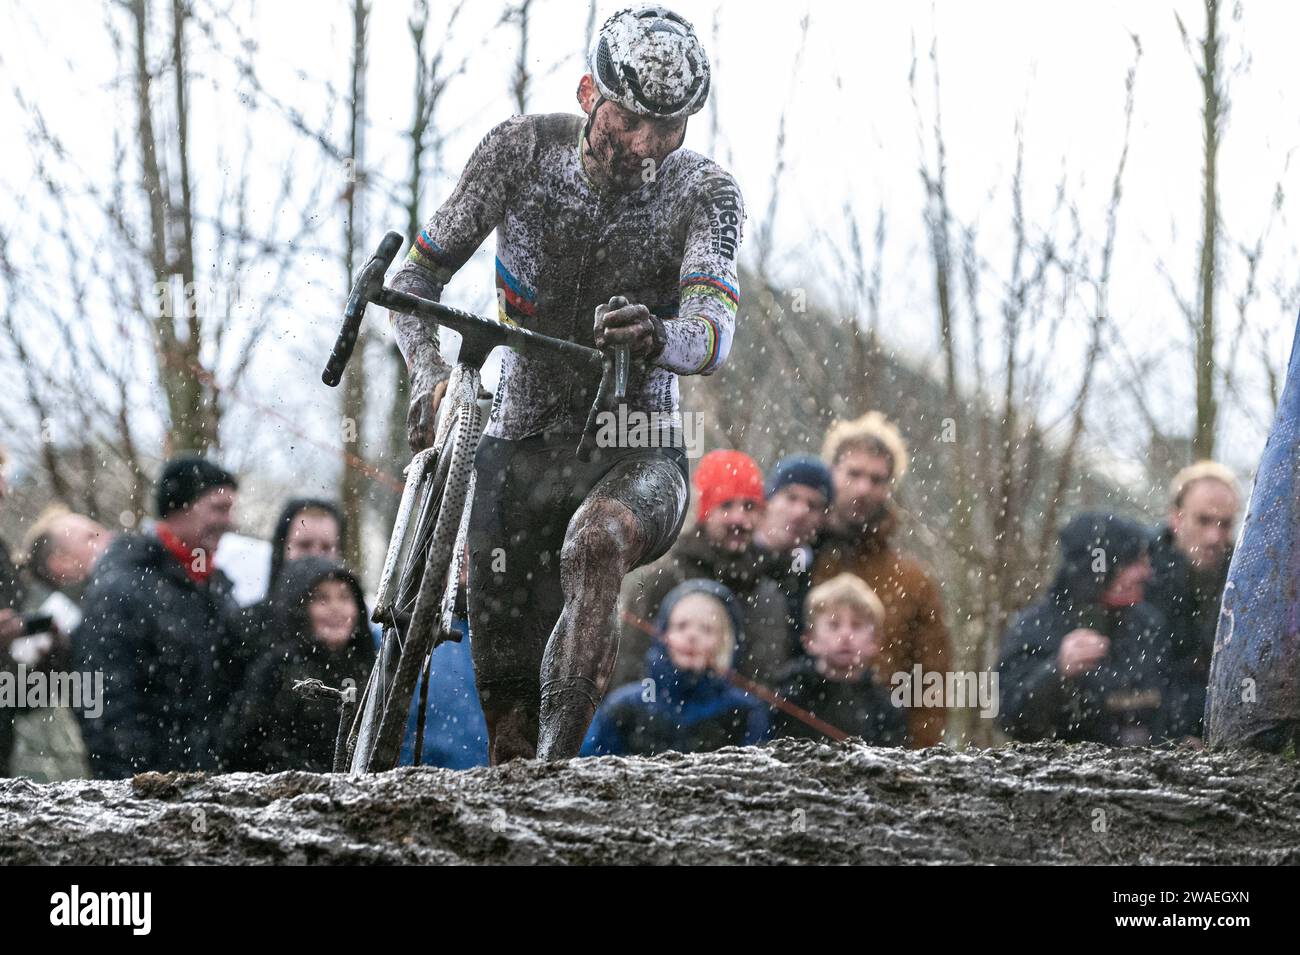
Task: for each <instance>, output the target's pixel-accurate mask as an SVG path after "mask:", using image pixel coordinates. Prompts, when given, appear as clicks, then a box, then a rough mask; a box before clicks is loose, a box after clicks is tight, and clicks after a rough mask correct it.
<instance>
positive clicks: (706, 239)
mask: <svg viewBox="0 0 1300 955" xmlns="http://www.w3.org/2000/svg"><path fill="white" fill-rule="evenodd" d="M744 221H745V207H744V203H743V201H742V200H741V197H740V189H739V187H737V185H736V182H735V180H734V179H732V178H731V176H729V175H727V174H726V173H722V172H721V171H719V172H718V173H717V174H716V175H714V176H712V177H711V178H709V179H707V180H705V182H704V184H703V186H702V189H701V194H700V200H699V202H698V203H697V204H696V206H695V209H694V211H693V212H692V214H691V218H690V221H689V223H688V226H687V232H686V249H685V254H684V255H683V256H682V271H681V279H680V282H679V286H678V291H679V296H680V302H681V305H680V309H679V311H678V314H677V318H676V319H669V320H668V321H666V322H664V335H665V337H666V339H667V341H666V343H665V345H664V348H663V351H662V352H660V353H659V355H658V356H656V357H655V359H654V364H656V365H658V366H660V367H661V368H667V369H668V370H669V371H672V372H676V373H677V374H679V375H711V374H713V372H715V371H716V370H717V369H718V368H719V367H721V365H722V363H723V362H724V361H726V360H727V354H728V352H730V350H731V337H732V334H733V332H734V331H735V326H736V308H737V307H738V306H739V304H740V282H739V280H738V277H737V266H736V257H737V254H738V253H739V251H740V240H741V229H742V227H743V225H744Z"/></svg>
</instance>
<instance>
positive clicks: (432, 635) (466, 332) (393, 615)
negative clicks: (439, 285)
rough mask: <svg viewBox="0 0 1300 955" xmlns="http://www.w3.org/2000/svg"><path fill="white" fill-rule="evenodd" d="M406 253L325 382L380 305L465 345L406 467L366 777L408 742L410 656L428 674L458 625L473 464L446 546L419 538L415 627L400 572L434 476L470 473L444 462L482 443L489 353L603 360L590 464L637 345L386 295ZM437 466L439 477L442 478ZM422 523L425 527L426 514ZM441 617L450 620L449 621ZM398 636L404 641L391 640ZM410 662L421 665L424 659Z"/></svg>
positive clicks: (348, 328)
mask: <svg viewBox="0 0 1300 955" xmlns="http://www.w3.org/2000/svg"><path fill="white" fill-rule="evenodd" d="M401 246H402V236H401V235H400V234H399V233H396V232H389V233H387V234H386V235H385V236H384V238H383V240H382V241H381V242H380V244H379V248H378V249H377V250H376V252H375V254H374V255H372V256H371V257H370V259H369V260H368V261H367V262H366V264H365V265H364V266H363V267H362V269H361V272H360V274H359V275H358V277H357V281H356V283H355V285H354V286H353V288H352V291H351V294H350V295H349V296H348V301H347V305H346V307H345V309H344V321H343V327H342V328H341V329H340V331H339V335H338V338H337V340H336V341H335V344H334V350H333V352H332V353H331V355H330V359H329V362H328V364H327V366H326V368H325V371H324V373H323V374H322V376H321V377H322V380H323V381H324V382H325V383H326V384H327V385H330V386H331V387H333V386H335V385H337V384H338V383H339V382H340V381H341V380H342V376H343V371H344V369H345V368H346V366H347V363H348V360H349V359H350V358H351V356H352V352H353V349H354V347H355V345H356V340H357V336H358V334H359V332H360V327H361V321H362V320H363V318H364V317H365V310H366V306H367V305H368V304H371V303H373V304H376V305H379V306H381V307H384V308H389V309H391V310H394V311H400V312H405V313H408V314H412V315H416V316H419V317H422V318H425V319H428V320H429V321H432V322H434V323H436V324H438V325H442V326H445V327H447V328H450V329H452V330H453V331H455V332H458V333H459V334H460V336H461V346H460V354H459V356H458V357H457V362H456V366H455V368H454V369H453V370H452V374H451V377H450V379H449V380H448V386H447V390H446V393H445V396H444V399H443V403H442V408H441V409H440V412H441V414H440V418H439V422H438V427H437V436H436V438H435V440H434V443H433V445H432V446H431V447H429V448H426V449H425V450H422V451H420V452H418V453H416V454H415V456H414V457H413V458H412V459H411V462H410V464H409V465H408V466H407V468H406V484H405V486H404V488H403V490H402V499H401V503H400V504H399V506H398V513H397V518H396V520H395V521H394V525H393V531H392V535H391V537H390V538H389V544H388V551H387V553H386V554H385V557H384V565H383V570H382V572H381V576H380V582H379V588H378V591H377V593H376V595H375V605H374V610H373V612H372V617H371V619H372V620H373V621H374V622H376V623H379V624H380V625H381V626H383V627H384V639H383V641H382V643H381V647H380V656H379V659H378V660H377V661H376V663H375V669H374V671H373V672H372V675H371V680H370V681H369V683H368V685H367V688H366V697H365V698H364V699H363V700H362V701H361V704H360V707H359V709H358V711H357V716H356V720H355V723H354V725H353V728H352V730H351V732H350V733H349V734H348V735H349V740H348V741H352V742H353V745H352V746H351V747H350V749H351V753H352V754H354V755H353V757H352V758H353V759H354V760H355V761H354V763H353V769H354V771H356V770H357V767H358V765H359V766H360V769H361V771H364V770H366V769H373V768H374V767H375V765H376V764H378V765H380V766H381V768H388V767H390V766H391V765H392V764H393V762H395V760H396V752H397V749H396V747H397V745H398V743H399V742H400V733H401V727H404V726H405V720H406V713H407V712H408V710H409V708H410V700H409V699H404V700H402V699H394V698H395V697H398V696H403V695H404V694H405V690H404V689H403V691H402V693H399V692H398V688H399V687H402V688H404V687H405V686H406V685H407V683H406V681H407V680H408V679H409V678H410V676H411V670H410V668H409V667H410V663H409V662H408V654H410V653H422V654H423V656H424V660H425V666H426V667H427V664H428V650H431V649H432V646H433V644H434V643H435V642H436V637H437V631H439V630H441V631H443V632H445V631H446V630H447V629H448V628H449V626H450V613H451V607H450V603H451V601H450V599H449V597H451V596H454V593H455V586H456V584H455V581H454V580H453V579H452V578H453V577H454V576H455V574H454V571H456V569H457V568H458V566H459V561H460V560H461V552H462V549H463V547H464V535H465V533H466V529H467V526H468V522H467V517H468V514H469V510H470V505H471V503H472V501H473V471H472V467H471V469H470V471H469V481H468V490H466V486H465V485H464V484H459V485H457V486H456V487H457V490H456V495H457V496H458V495H460V494H461V493H465V497H464V498H463V504H462V505H461V510H460V512H459V513H456V514H451V513H450V512H447V513H446V514H441V513H440V514H439V517H438V519H437V529H438V533H436V534H434V537H433V540H434V541H441V542H442V543H441V544H436V543H428V544H427V545H422V544H421V540H422V539H419V538H417V539H413V540H412V541H411V546H412V547H413V548H415V547H420V546H427V547H428V550H427V551H426V552H424V553H423V554H422V559H423V560H424V563H423V566H422V567H421V568H420V570H419V585H418V596H417V599H416V601H415V606H414V610H413V612H412V613H411V616H410V619H409V621H408V622H406V623H405V624H404V625H403V621H402V619H401V618H402V617H403V615H404V614H405V610H404V608H403V607H399V606H398V605H399V602H401V601H402V600H403V598H404V594H403V593H399V591H405V589H406V585H405V584H404V583H402V581H403V580H409V579H413V578H406V577H404V576H403V575H404V574H405V571H406V569H407V567H408V566H409V563H408V564H404V565H403V567H402V574H399V564H403V555H404V552H405V557H406V560H407V561H408V562H409V561H410V560H411V559H412V555H413V554H418V553H420V552H419V551H407V550H406V545H407V542H408V541H407V538H408V536H409V534H410V532H411V524H412V520H413V517H414V511H415V508H416V506H417V503H418V501H419V499H420V498H421V488H422V487H423V486H424V484H425V481H426V479H428V478H430V477H431V475H432V476H436V475H441V474H442V473H443V471H444V469H447V468H451V469H452V470H454V471H456V473H457V474H463V469H464V467H465V465H464V463H463V460H464V459H462V458H461V457H459V455H460V454H461V453H463V452H462V451H457V457H456V460H457V461H462V463H461V464H458V465H454V466H453V465H452V464H451V462H450V461H443V460H440V458H439V455H440V453H441V451H442V450H443V449H444V446H445V445H446V444H447V443H448V441H449V440H450V438H451V433H452V430H453V429H455V430H456V431H457V434H458V435H459V437H457V438H456V440H455V442H453V444H455V446H456V447H457V448H462V447H463V446H467V447H470V448H471V450H472V448H473V447H476V446H477V442H478V438H479V431H478V430H477V429H478V427H479V425H478V424H477V422H478V420H479V419H478V412H477V409H475V411H474V412H473V413H472V414H470V413H469V412H467V411H465V410H464V409H466V408H467V406H468V405H471V404H473V403H474V402H476V401H477V396H478V390H479V382H480V374H481V371H482V367H483V363H484V362H485V361H486V360H487V358H488V355H489V354H490V353H491V352H492V350H493V349H494V348H496V347H497V346H498V345H505V346H507V347H510V348H515V349H519V350H521V351H524V352H527V351H530V350H534V349H541V350H546V351H551V352H554V353H557V354H561V355H567V356H569V357H570V358H573V359H576V360H579V361H582V362H585V363H588V364H591V365H595V364H597V363H599V365H600V367H601V369H602V372H601V380H600V386H599V388H598V390H597V393H596V398H595V401H594V402H593V404H592V407H591V412H590V414H589V415H588V417H587V423H586V428H585V430H584V432H583V436H582V439H581V441H580V442H579V444H578V448H577V456H578V458H579V459H581V460H583V461H586V460H588V459H589V457H590V454H591V450H592V447H593V446H594V444H595V435H596V432H597V430H598V427H597V426H598V423H599V416H600V413H601V412H602V411H607V410H611V411H612V410H613V409H614V408H615V406H616V405H617V404H618V403H619V402H622V401H623V400H624V399H625V398H626V395H627V382H628V377H629V366H630V355H629V349H628V348H627V346H618V347H615V348H613V349H611V350H610V352H609V353H606V352H602V351H599V350H597V349H595V348H589V347H587V346H585V345H579V344H577V343H576V342H570V341H565V340H562V339H557V338H551V337H550V336H547V335H541V334H539V333H536V332H531V331H528V330H527V329H523V328H519V327H517V326H513V325H507V324H504V323H502V322H496V321H489V320H487V319H484V318H480V317H479V316H477V315H473V314H471V313H469V312H463V311H461V310H459V309H455V308H451V307H450V306H447V305H443V304H441V303H440V302H434V301H431V300H428V299H424V298H421V297H419V296H416V295H411V294H409V293H406V292H399V291H395V290H393V289H390V288H386V287H385V286H384V284H383V281H384V275H385V273H386V271H387V269H388V268H389V266H390V265H391V264H392V262H393V259H394V258H395V256H396V255H397V252H398V250H399V249H400V248H401ZM462 413H464V414H469V415H470V416H469V417H466V418H464V422H463V423H461V424H458V423H457V422H461V419H462ZM462 438H463V439H464V441H469V442H472V443H471V444H469V445H465V443H464V441H462ZM472 459H473V458H472V453H471V455H470V458H469V460H470V461H472ZM435 468H436V469H438V470H437V471H434V470H433V469H435ZM447 474H448V478H447V480H451V479H452V477H453V475H451V472H450V471H447ZM435 479H436V478H435ZM438 493H439V494H440V495H441V494H443V493H444V492H443V491H439V492H438ZM443 517H446V518H448V519H449V520H454V521H455V522H456V524H455V530H456V533H455V538H454V541H455V546H454V547H453V548H452V550H451V551H450V555H451V556H450V561H449V562H448V561H447V559H446V557H447V554H448V551H447V550H446V547H447V544H448V538H447V537H446V536H445V533H446V526H447V525H445V524H444V523H443ZM420 520H421V521H423V520H424V518H423V512H422V515H421V518H420ZM417 533H421V531H420V530H419V529H417ZM434 553H437V554H438V555H439V556H438V557H437V558H436V559H435V558H434V557H433V554H434ZM435 565H438V566H435ZM443 588H445V592H443V593H442V594H441V598H442V599H440V600H438V601H437V602H436V603H435V602H434V599H433V591H434V590H435V589H439V590H442V589H443ZM439 617H440V618H441V620H440V621H439ZM403 629H405V631H406V634H407V638H406V639H411V638H414V637H413V635H417V634H423V635H424V636H423V637H420V638H419V639H421V640H425V639H427V640H428V641H429V642H428V650H424V649H421V650H417V649H415V647H423V646H424V645H423V644H422V643H417V644H415V645H414V647H412V648H411V649H409V650H408V649H406V648H404V647H403V646H401V645H400V644H402V643H403V642H404V638H403V634H402V631H403ZM390 632H391V633H392V634H393V636H394V637H395V639H390V636H389V635H390ZM410 659H411V660H414V657H411V658H410ZM399 661H400V672H401V674H402V675H401V676H398V677H397V678H396V679H395V680H394V681H393V683H392V689H391V694H390V679H393V678H394V675H395V674H397V672H398V670H399ZM426 678H427V672H426ZM354 734H355V735H354ZM348 741H343V740H342V739H341V741H340V746H344V747H346V744H347V742H348Z"/></svg>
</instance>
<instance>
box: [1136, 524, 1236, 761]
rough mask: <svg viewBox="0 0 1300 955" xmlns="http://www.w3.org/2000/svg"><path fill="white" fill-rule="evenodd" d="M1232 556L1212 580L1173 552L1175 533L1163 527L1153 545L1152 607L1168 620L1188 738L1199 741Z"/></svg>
mask: <svg viewBox="0 0 1300 955" xmlns="http://www.w3.org/2000/svg"><path fill="white" fill-rule="evenodd" d="M1231 558H1232V554H1231V550H1230V551H1229V553H1228V555H1227V557H1226V558H1225V559H1224V562H1223V566H1222V567H1220V568H1219V570H1218V571H1217V572H1215V573H1212V574H1198V573H1196V572H1195V571H1194V570H1193V569H1192V566H1191V564H1190V563H1189V562H1188V560H1187V558H1186V557H1184V556H1183V554H1182V552H1181V551H1179V550H1178V548H1177V547H1175V546H1174V541H1173V533H1172V531H1170V529H1169V528H1168V527H1162V528H1160V530H1158V531H1157V532H1156V535H1155V536H1154V537H1153V539H1152V541H1151V566H1152V569H1153V570H1154V575H1153V577H1152V580H1151V583H1150V584H1148V585H1147V602H1148V603H1149V604H1151V606H1153V607H1155V608H1156V609H1157V610H1159V611H1160V612H1161V613H1162V614H1164V616H1165V619H1166V621H1168V623H1169V630H1170V636H1171V638H1172V639H1173V662H1174V669H1175V673H1176V676H1177V679H1178V680H1179V683H1180V691H1179V692H1180V696H1181V698H1182V702H1181V709H1182V711H1183V713H1184V725H1183V726H1182V727H1181V733H1182V735H1184V736H1200V735H1201V732H1202V727H1201V722H1202V717H1203V715H1204V712H1205V689H1206V687H1207V686H1208V685H1209V682H1210V656H1211V655H1212V654H1213V652H1214V631H1215V629H1216V628H1217V627H1218V625H1219V607H1220V605H1221V604H1222V602H1223V588H1224V587H1225V586H1226V585H1227V582H1228V562H1229V561H1230V560H1231Z"/></svg>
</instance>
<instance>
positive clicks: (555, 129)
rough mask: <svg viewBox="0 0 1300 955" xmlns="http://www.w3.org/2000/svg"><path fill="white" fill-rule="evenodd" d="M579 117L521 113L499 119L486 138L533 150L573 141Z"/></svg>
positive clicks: (580, 124) (579, 120) (575, 137)
mask: <svg viewBox="0 0 1300 955" xmlns="http://www.w3.org/2000/svg"><path fill="white" fill-rule="evenodd" d="M581 128H582V117H581V116H575V115H573V114H572V113H523V114H517V115H515V116H511V117H510V118H509V119H505V120H502V121H501V122H499V123H497V124H496V125H495V126H493V127H492V129H491V130H489V131H488V134H487V136H486V137H485V140H486V141H495V142H498V143H500V144H502V145H503V146H513V147H516V148H524V149H530V150H531V149H534V148H536V147H539V146H542V147H545V146H550V145H554V144H557V143H562V144H563V145H565V146H568V145H571V144H572V143H573V142H576V140H577V135H578V131H579V130H580V129H581Z"/></svg>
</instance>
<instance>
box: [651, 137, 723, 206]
mask: <svg viewBox="0 0 1300 955" xmlns="http://www.w3.org/2000/svg"><path fill="white" fill-rule="evenodd" d="M670 163H671V166H670V165H669V164H670ZM665 167H666V168H668V169H671V170H672V172H673V174H674V175H675V176H677V177H678V178H679V179H680V182H681V183H682V188H683V189H684V190H685V191H686V192H687V193H688V194H691V195H699V196H701V197H704V196H710V195H713V194H714V193H719V192H730V193H734V194H735V196H736V198H737V199H739V198H740V184H739V183H737V182H736V177H735V176H733V175H732V174H731V173H730V172H728V171H727V170H726V169H725V168H723V166H722V165H721V164H720V163H718V162H717V161H715V160H713V159H710V158H709V157H708V156H705V155H704V154H703V153H697V152H696V151H695V150H693V149H686V148H682V149H677V150H674V151H673V152H672V154H671V155H669V157H668V159H667V160H665Z"/></svg>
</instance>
